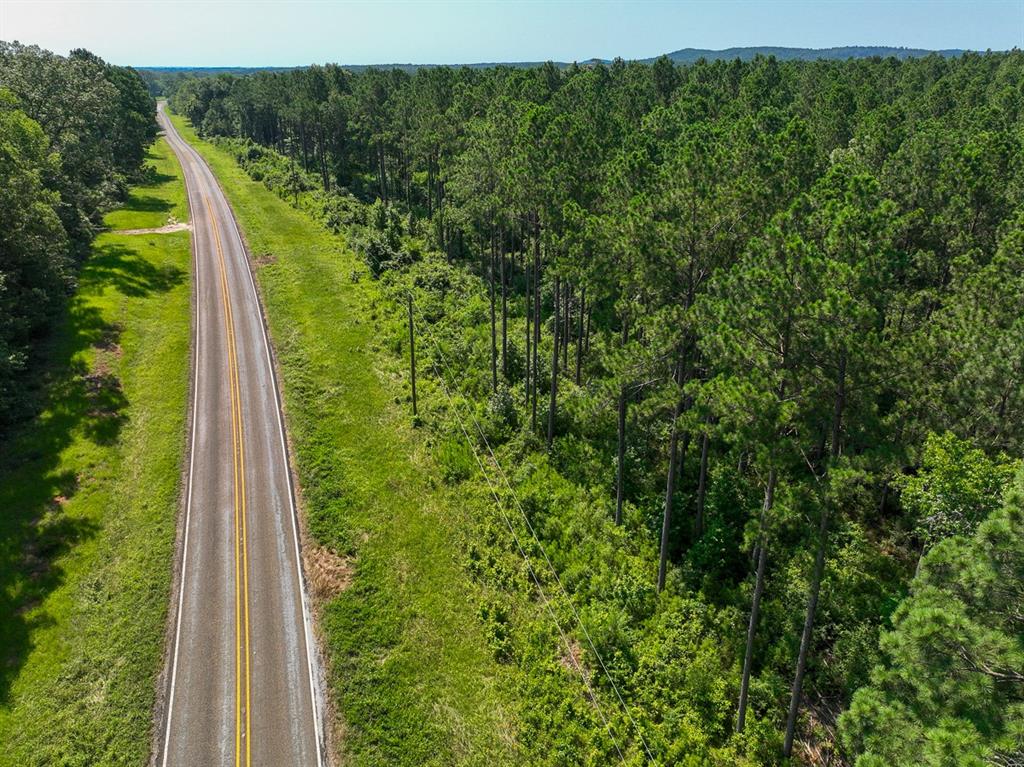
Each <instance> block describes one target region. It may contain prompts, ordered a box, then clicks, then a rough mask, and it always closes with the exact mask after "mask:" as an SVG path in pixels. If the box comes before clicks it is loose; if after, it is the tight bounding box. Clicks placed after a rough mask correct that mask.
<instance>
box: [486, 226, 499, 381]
mask: <svg viewBox="0 0 1024 767" xmlns="http://www.w3.org/2000/svg"><path fill="white" fill-rule="evenodd" d="M488 271H489V273H490V278H491V391H495V392H496V391H498V339H497V325H496V324H495V323H496V319H495V313H494V302H495V297H494V232H493V230H492V231H491V268H490V269H489V270H488Z"/></svg>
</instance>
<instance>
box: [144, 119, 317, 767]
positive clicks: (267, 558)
mask: <svg viewBox="0 0 1024 767" xmlns="http://www.w3.org/2000/svg"><path fill="white" fill-rule="evenodd" d="M158 121H159V123H160V126H161V127H162V128H163V130H164V131H165V133H166V135H167V140H168V142H169V143H170V145H171V148H172V149H173V150H174V153H175V155H177V158H178V161H179V162H180V163H181V167H182V170H183V171H184V175H185V185H186V189H187V192H188V201H189V208H190V210H191V218H192V251H193V277H194V285H193V307H194V308H193V311H194V321H193V338H192V343H193V346H192V359H193V368H194V369H193V375H194V380H193V384H192V418H191V425H190V430H191V431H190V439H189V443H188V454H187V456H186V461H187V466H188V474H187V483H186V486H185V487H186V489H185V492H186V496H185V505H184V519H183V522H182V523H181V526H182V533H181V535H180V536H179V539H180V546H179V551H178V567H177V573H178V577H177V579H176V591H175V592H174V595H173V598H172V609H171V628H170V645H169V651H168V661H167V673H166V675H165V676H166V687H165V695H164V705H163V707H162V712H161V713H160V714H159V715H158V721H157V736H156V737H157V743H156V745H155V749H154V753H155V761H156V764H158V765H160V766H161V767H172V766H173V767H199V766H202V767H207V766H209V765H225V766H227V765H235V767H243V766H244V767H251V765H267V766H268V767H270V766H273V767H306V766H307V765H309V766H312V767H322V765H323V761H324V759H323V739H322V737H321V728H320V717H319V710H320V706H319V703H318V701H319V692H318V686H317V681H316V680H317V679H318V671H317V663H316V649H315V643H314V636H313V630H312V621H311V619H310V611H309V603H308V599H307V597H306V592H305V588H304V585H303V576H302V569H301V558H300V555H299V532H298V530H299V528H298V520H297V518H296V512H295V500H294V498H295V496H294V491H293V487H292V483H291V475H290V473H289V464H288V453H287V447H286V443H285V437H284V419H283V417H282V414H281V403H280V394H279V390H278V386H277V381H276V378H275V374H274V367H273V363H272V361H271V352H270V344H269V341H268V339H267V332H266V328H265V324H264V320H263V313H262V310H261V308H260V303H259V296H258V294H257V292H256V285H255V282H254V280H253V276H252V271H251V269H250V266H249V260H248V257H247V255H246V249H245V245H244V243H243V241H242V237H241V234H240V233H239V231H238V226H237V224H236V223H235V219H234V216H233V214H232V212H231V207H230V205H229V204H228V201H227V198H226V197H225V196H224V193H223V192H222V191H221V189H220V186H219V185H218V184H217V179H216V177H215V176H214V174H213V171H212V170H211V169H210V167H209V166H208V165H207V164H206V162H205V161H204V160H203V158H202V157H201V156H200V155H199V154H198V152H196V151H195V150H194V149H193V148H192V147H191V146H190V145H189V144H188V143H187V142H186V141H185V140H184V139H182V137H181V136H180V134H179V133H178V132H177V130H176V129H175V127H174V125H173V124H172V123H171V121H170V120H169V119H168V117H167V115H166V113H165V112H164V104H163V103H161V104H160V105H159V108H158Z"/></svg>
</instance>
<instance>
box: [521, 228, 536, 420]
mask: <svg viewBox="0 0 1024 767" xmlns="http://www.w3.org/2000/svg"><path fill="white" fill-rule="evenodd" d="M526 245H527V242H526V237H525V233H524V237H523V275H524V277H525V278H526V307H525V311H524V312H523V314H524V316H525V318H526V381H525V386H524V387H523V388H524V389H525V390H526V407H530V374H531V373H533V372H534V370H533V365H532V364H531V360H530V351H531V349H530V347H531V343H530V341H531V339H530V330H531V328H530V321H531V319H532V318H531V303H532V302H533V295H532V294H531V293H530V291H531V290H532V287H533V286H532V284H531V282H530V279H531V277H530V271H531V270H530V257H529V255H528V254H527V247H526ZM534 282H536V280H534Z"/></svg>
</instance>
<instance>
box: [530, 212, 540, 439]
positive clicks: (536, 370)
mask: <svg viewBox="0 0 1024 767" xmlns="http://www.w3.org/2000/svg"><path fill="white" fill-rule="evenodd" d="M542 285H543V283H542V282H541V269H540V216H539V215H538V213H537V211H534V212H533V414H532V416H531V421H530V426H531V428H532V429H533V431H534V433H536V431H537V397H538V393H539V391H540V367H539V365H538V356H539V349H540V299H541V286H542Z"/></svg>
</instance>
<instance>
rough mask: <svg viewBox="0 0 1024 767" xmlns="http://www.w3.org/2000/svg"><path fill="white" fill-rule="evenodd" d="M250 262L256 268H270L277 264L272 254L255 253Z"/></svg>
mask: <svg viewBox="0 0 1024 767" xmlns="http://www.w3.org/2000/svg"><path fill="white" fill-rule="evenodd" d="M252 261H253V263H254V264H256V266H270V265H271V264H276V263H277V256H275V255H274V254H273V253H257V254H256V255H254V256H253V257H252Z"/></svg>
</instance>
